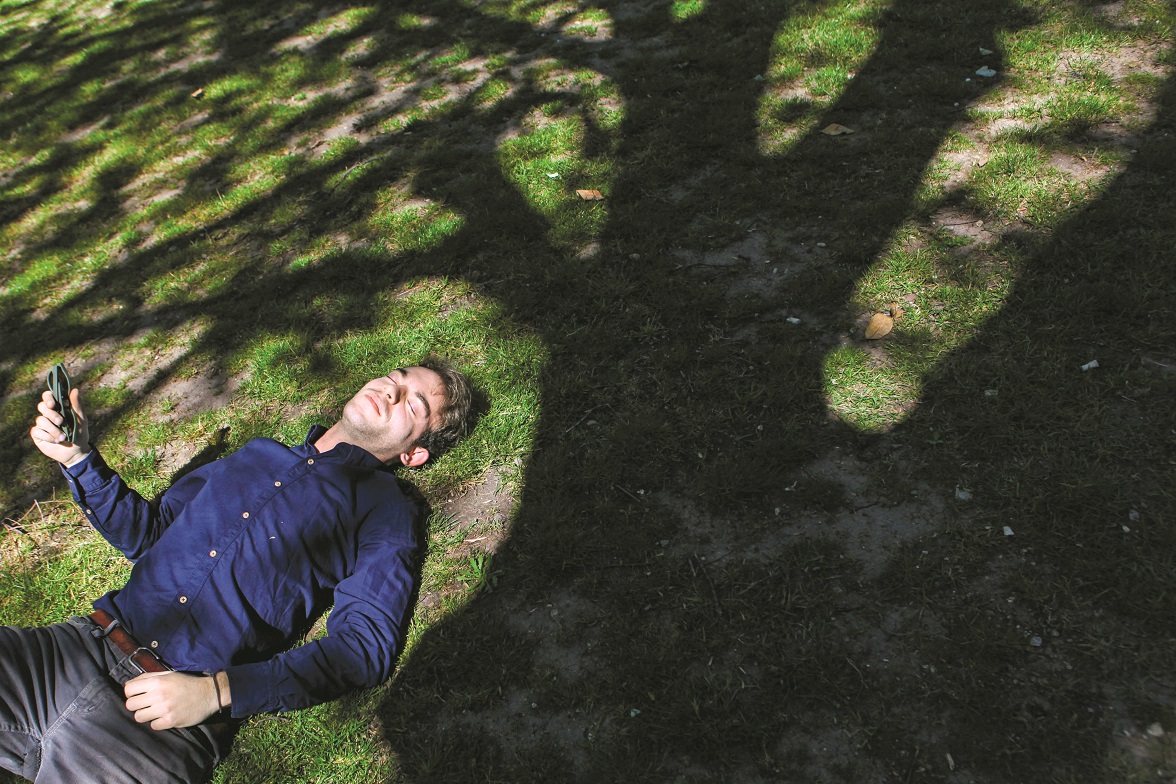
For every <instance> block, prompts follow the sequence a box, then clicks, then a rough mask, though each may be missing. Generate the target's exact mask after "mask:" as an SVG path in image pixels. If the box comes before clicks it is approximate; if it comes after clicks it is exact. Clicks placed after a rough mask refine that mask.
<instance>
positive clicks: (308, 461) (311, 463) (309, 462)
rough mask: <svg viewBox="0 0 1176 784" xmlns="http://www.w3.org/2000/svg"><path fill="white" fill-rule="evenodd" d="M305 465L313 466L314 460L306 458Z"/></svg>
mask: <svg viewBox="0 0 1176 784" xmlns="http://www.w3.org/2000/svg"><path fill="white" fill-rule="evenodd" d="M306 464H307V465H314V458H313V457H310V458H307V460H306Z"/></svg>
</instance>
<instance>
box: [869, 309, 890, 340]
mask: <svg viewBox="0 0 1176 784" xmlns="http://www.w3.org/2000/svg"><path fill="white" fill-rule="evenodd" d="M892 329H894V319H893V318H891V317H890V316H888V315H886V314H885V313H875V314H874V315H873V317H872V318H871V319H870V323H869V324H867V325H866V340H878V339H879V338H884V337H886V336H887V335H889V334H890V330H892Z"/></svg>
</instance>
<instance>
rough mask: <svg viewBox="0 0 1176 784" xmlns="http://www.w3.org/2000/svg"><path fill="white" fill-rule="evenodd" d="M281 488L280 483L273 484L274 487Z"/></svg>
mask: <svg viewBox="0 0 1176 784" xmlns="http://www.w3.org/2000/svg"><path fill="white" fill-rule="evenodd" d="M281 486H282V483H281V482H274V487H281Z"/></svg>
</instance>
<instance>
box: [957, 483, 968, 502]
mask: <svg viewBox="0 0 1176 784" xmlns="http://www.w3.org/2000/svg"><path fill="white" fill-rule="evenodd" d="M955 497H956V500H957V501H971V500H972V491H971V490H968V489H967V488H964V487H960V486H959V485H956V489H955Z"/></svg>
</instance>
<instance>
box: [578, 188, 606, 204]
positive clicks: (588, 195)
mask: <svg viewBox="0 0 1176 784" xmlns="http://www.w3.org/2000/svg"><path fill="white" fill-rule="evenodd" d="M576 195H577V196H579V197H580V198H581V199H583V200H584V201H603V200H604V195H603V194H601V192H600V191H589V190H584V189H580V190H577V191H576Z"/></svg>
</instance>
